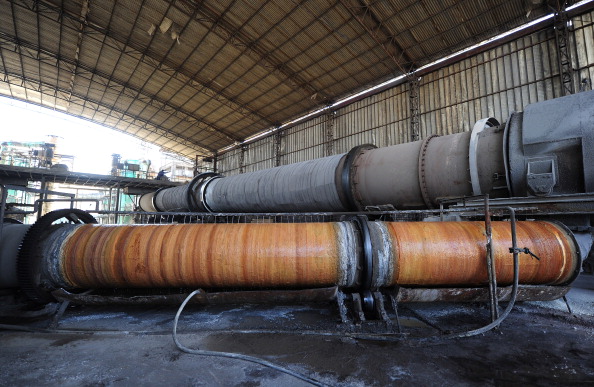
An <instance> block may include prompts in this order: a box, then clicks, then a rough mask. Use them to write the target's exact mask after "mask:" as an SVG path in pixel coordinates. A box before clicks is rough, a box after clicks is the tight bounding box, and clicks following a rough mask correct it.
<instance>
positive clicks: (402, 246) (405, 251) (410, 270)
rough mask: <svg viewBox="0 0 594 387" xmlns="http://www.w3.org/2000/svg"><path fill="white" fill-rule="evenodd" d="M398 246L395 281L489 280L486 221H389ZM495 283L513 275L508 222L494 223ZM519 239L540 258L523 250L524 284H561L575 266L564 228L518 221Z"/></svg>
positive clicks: (507, 280)
mask: <svg viewBox="0 0 594 387" xmlns="http://www.w3.org/2000/svg"><path fill="white" fill-rule="evenodd" d="M386 224H387V226H388V230H389V232H390V234H391V236H392V240H393V242H392V244H393V247H394V250H395V257H396V258H395V262H394V263H393V266H394V277H393V279H392V283H391V285H396V284H398V285H423V286H451V285H461V286H469V285H484V284H486V283H487V282H488V278H487V266H486V265H487V264H486V238H485V234H484V232H485V228H484V223H483V222H414V223H413V222H410V223H409V222H393V223H386ZM492 228H493V251H494V256H495V270H496V274H497V282H498V283H499V284H501V285H509V284H511V282H512V280H513V257H512V254H510V252H509V248H510V247H511V246H512V242H511V230H510V223H509V222H492ZM517 241H518V242H517V244H518V247H519V248H524V247H528V248H529V249H530V250H531V251H532V252H534V253H535V254H536V255H538V256H539V257H540V260H537V259H535V258H533V257H531V256H529V255H528V254H520V255H519V263H520V270H519V271H520V283H521V284H548V285H555V284H561V283H564V282H566V281H567V280H569V279H570V278H571V276H572V273H573V271H574V269H575V267H576V265H577V260H578V258H577V254H576V252H575V250H574V247H573V243H572V242H571V240H570V238H569V237H568V236H567V234H566V233H565V231H563V230H562V229H561V228H559V227H558V226H556V225H555V224H553V223H549V222H518V223H517Z"/></svg>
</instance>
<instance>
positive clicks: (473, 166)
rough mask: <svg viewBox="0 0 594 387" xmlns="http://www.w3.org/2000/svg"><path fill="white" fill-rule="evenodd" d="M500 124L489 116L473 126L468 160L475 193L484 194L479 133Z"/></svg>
mask: <svg viewBox="0 0 594 387" xmlns="http://www.w3.org/2000/svg"><path fill="white" fill-rule="evenodd" d="M499 125H500V124H499V121H497V120H496V119H495V118H493V117H489V118H483V119H481V120H478V121H477V122H476V123H475V124H474V126H473V127H472V132H471V133H470V142H469V143H468V161H469V166H470V183H471V184H472V193H473V195H477V196H478V195H482V193H481V184H480V179H479V170H478V154H477V151H478V138H479V134H480V133H481V132H482V131H483V130H485V129H487V128H491V127H493V126H499Z"/></svg>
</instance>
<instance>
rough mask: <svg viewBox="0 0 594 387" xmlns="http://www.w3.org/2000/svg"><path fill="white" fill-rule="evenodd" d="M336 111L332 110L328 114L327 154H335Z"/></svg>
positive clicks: (325, 142)
mask: <svg viewBox="0 0 594 387" xmlns="http://www.w3.org/2000/svg"><path fill="white" fill-rule="evenodd" d="M335 117H336V111H334V110H330V111H328V114H326V141H324V144H325V145H326V146H325V152H326V156H332V155H334V118H335Z"/></svg>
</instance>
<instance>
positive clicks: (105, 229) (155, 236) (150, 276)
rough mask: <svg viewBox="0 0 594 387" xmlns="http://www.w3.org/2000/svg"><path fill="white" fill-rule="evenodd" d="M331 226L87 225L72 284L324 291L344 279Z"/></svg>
mask: <svg viewBox="0 0 594 387" xmlns="http://www.w3.org/2000/svg"><path fill="white" fill-rule="evenodd" d="M337 243H338V242H337V235H336V230H335V228H334V225H333V224H332V223H301V224H280V223H278V224H266V223H260V224H186V225H136V226H134V225H133V226H103V225H85V226H81V227H79V228H78V229H77V230H75V231H74V232H73V234H72V235H71V237H70V238H69V239H68V240H67V241H66V242H65V243H64V248H63V250H62V262H63V263H62V268H63V272H64V275H65V279H66V280H67V281H68V282H70V283H71V284H72V285H73V287H81V288H93V287H155V286H167V287H170V286H173V287H177V286H180V287H266V286H288V287H293V286H294V287H303V286H311V287H320V286H329V285H334V284H336V283H337V282H338V280H339V273H338V267H339V264H338V260H339V257H338V251H339V249H338V246H337Z"/></svg>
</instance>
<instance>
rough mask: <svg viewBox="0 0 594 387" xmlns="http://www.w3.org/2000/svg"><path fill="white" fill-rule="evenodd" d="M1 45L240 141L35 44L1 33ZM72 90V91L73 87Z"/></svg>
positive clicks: (163, 102)
mask: <svg viewBox="0 0 594 387" xmlns="http://www.w3.org/2000/svg"><path fill="white" fill-rule="evenodd" d="M2 43H4V44H2ZM0 44H1V45H3V46H4V49H10V47H12V46H14V47H15V50H13V51H15V52H16V49H17V48H18V54H19V55H21V56H22V57H28V58H30V59H34V60H38V61H42V60H43V59H42V58H43V57H49V58H52V59H55V60H56V61H57V62H59V63H61V64H63V65H67V66H68V67H69V68H70V69H71V70H72V71H73V72H74V71H76V70H75V69H76V68H78V69H79V76H82V75H83V73H82V72H81V71H80V70H83V71H86V72H87V73H88V74H91V77H89V78H87V79H88V80H89V82H91V83H92V82H94V79H93V78H94V77H93V76H97V77H100V78H102V79H103V80H104V82H103V83H100V84H101V85H102V86H104V87H105V88H106V89H112V90H116V91H119V93H120V95H123V94H125V95H128V96H130V97H131V98H135V99H137V100H140V101H141V102H143V103H145V104H150V105H152V106H156V107H157V108H160V110H163V111H165V112H166V113H168V114H170V115H173V116H175V117H177V118H180V119H182V120H184V121H185V122H188V123H192V124H197V125H199V124H201V123H202V124H203V125H206V127H204V128H200V127H199V128H200V129H201V130H204V131H207V132H210V133H215V134H218V135H220V136H223V137H224V138H225V139H228V140H229V139H230V140H231V141H234V142H237V141H239V139H237V138H234V137H233V136H230V135H227V134H226V133H225V132H224V131H223V130H222V129H219V128H215V127H213V126H212V125H209V124H207V123H204V122H202V120H201V118H199V117H196V116H194V115H193V114H192V113H189V112H186V111H183V110H181V109H179V107H178V106H175V105H172V104H171V103H169V102H168V101H166V100H164V99H162V98H160V97H158V96H156V95H151V94H148V93H143V94H140V92H139V91H138V90H136V89H135V88H134V87H132V86H130V85H128V84H126V82H124V81H122V80H119V79H117V78H113V77H111V78H110V76H109V74H106V73H103V72H101V71H99V70H97V69H94V68H90V67H88V66H86V65H84V64H82V63H77V62H76V61H75V60H71V59H66V58H60V57H58V55H57V54H56V53H52V52H50V51H49V50H45V49H42V48H41V47H38V46H36V45H35V44H33V43H30V42H24V41H20V40H19V39H18V38H17V37H15V36H10V35H8V34H3V33H1V32H0ZM7 44H9V45H7ZM29 50H30V51H29ZM50 64H51V63H50ZM111 83H115V84H116V86H115V87H112V86H110V84H111ZM70 86H72V85H70ZM70 90H72V87H71V89H70ZM126 92H127V93H126ZM102 99H103V98H100V100H102ZM116 101H117V100H116ZM122 110H125V109H122ZM149 121H150V120H149Z"/></svg>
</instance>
